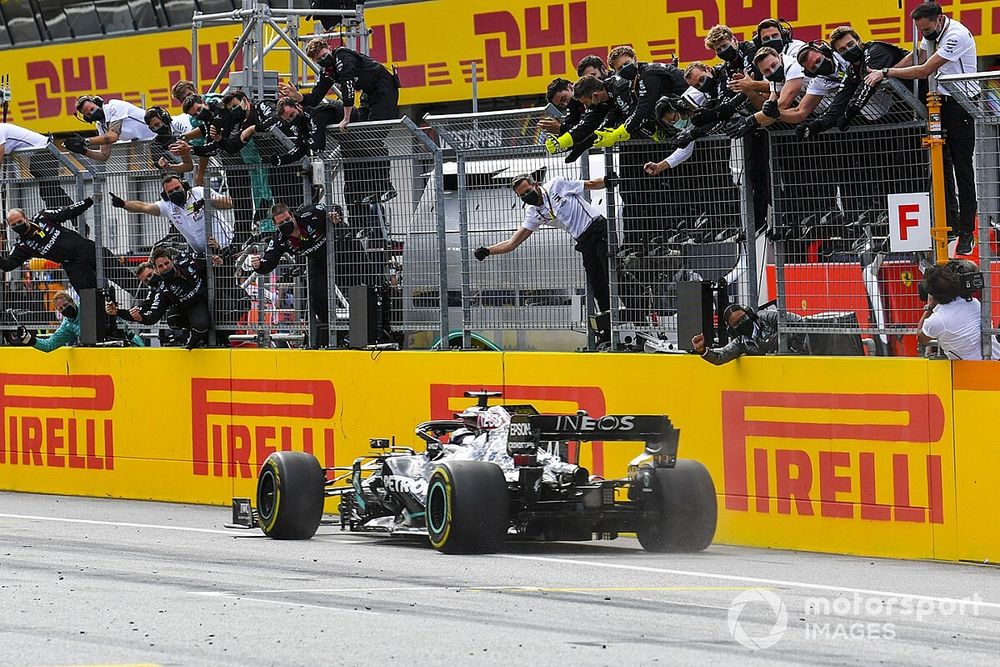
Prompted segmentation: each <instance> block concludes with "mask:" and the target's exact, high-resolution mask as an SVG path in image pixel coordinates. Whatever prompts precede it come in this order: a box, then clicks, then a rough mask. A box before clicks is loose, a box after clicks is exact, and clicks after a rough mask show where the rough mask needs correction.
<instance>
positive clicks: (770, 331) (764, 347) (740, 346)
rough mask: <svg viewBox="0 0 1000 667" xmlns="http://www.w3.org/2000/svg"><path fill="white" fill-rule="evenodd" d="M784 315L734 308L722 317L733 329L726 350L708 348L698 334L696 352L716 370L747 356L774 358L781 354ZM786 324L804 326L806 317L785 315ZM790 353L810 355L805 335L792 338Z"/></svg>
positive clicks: (796, 335)
mask: <svg viewBox="0 0 1000 667" xmlns="http://www.w3.org/2000/svg"><path fill="white" fill-rule="evenodd" d="M780 315H781V313H779V312H778V311H777V310H773V309H768V310H762V311H760V312H759V313H757V312H754V309H753V308H748V307H746V306H741V305H739V304H737V303H734V304H730V305H729V306H728V307H727V308H726V309H725V311H723V313H722V319H724V320H725V321H726V325H727V326H728V327H729V332H730V335H731V336H732V340H730V341H729V342H728V343H727V344H726V345H724V346H723V347H706V346H705V336H704V334H698V335H697V336H695V337H694V338H692V339H691V345H692V347H693V348H694V351H695V352H697V353H698V354H700V355H701V358H702V359H704V360H705V361H707V362H709V363H710V364H714V365H715V366H721V365H722V364H726V363H729V362H730V361H733V360H734V359H738V358H740V357H742V356H743V355H744V354H749V355H751V356H759V355H764V354H773V353H774V352H777V351H778V319H779V317H780ZM785 321H786V322H801V321H803V318H802V316H800V315H796V314H795V313H785ZM789 349H790V350H791V351H792V352H793V353H795V354H809V351H808V344H807V342H806V336H805V334H795V335H792V336H790V341H789Z"/></svg>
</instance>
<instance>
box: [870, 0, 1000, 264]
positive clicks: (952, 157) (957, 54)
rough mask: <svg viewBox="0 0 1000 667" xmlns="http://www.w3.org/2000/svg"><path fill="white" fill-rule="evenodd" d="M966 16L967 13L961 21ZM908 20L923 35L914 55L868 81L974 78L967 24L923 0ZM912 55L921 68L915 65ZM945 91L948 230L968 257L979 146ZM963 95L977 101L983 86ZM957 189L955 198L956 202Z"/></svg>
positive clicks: (969, 122)
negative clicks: (976, 151)
mask: <svg viewBox="0 0 1000 667" xmlns="http://www.w3.org/2000/svg"><path fill="white" fill-rule="evenodd" d="M964 16H965V14H963V17H964ZM910 18H912V19H913V22H914V24H915V25H916V27H917V30H919V31H920V33H921V34H922V35H923V40H921V42H920V45H919V46H918V47H917V49H916V50H915V52H914V53H910V54H909V55H907V56H906V57H904V58H902V59H900V61H899V62H898V63H897V64H896V66H895V67H883V68H882V69H881V70H874V69H873V68H870V69H869V73H868V75H867V77H866V78H865V83H866V84H868V85H869V86H875V85H878V83H879V82H881V81H882V80H883V79H887V78H889V79H904V80H913V79H932V78H935V77H936V76H937V75H939V74H972V73H975V72H976V71H977V67H978V64H977V52H976V40H975V39H974V38H973V36H972V33H971V32H970V31H969V29H968V28H966V27H965V26H964V25H962V24H961V23H959V22H958V21H956V20H955V19H952V18H950V17H948V16H945V15H944V12H943V10H942V9H941V5H939V4H938V3H936V2H925V3H923V4H920V5H917V7H916V8H914V10H913V11H912V12H910ZM914 56H915V57H916V59H917V61H918V62H919V63H920V64H919V65H913V64H911V63H912V62H913V58H914ZM938 92H939V93H941V96H942V99H941V127H942V129H943V130H944V134H945V144H944V158H945V165H944V175H945V194H946V196H947V201H948V205H947V218H948V226H949V227H951V231H952V233H957V234H958V242H957V244H956V246H955V254H956V255H968V254H969V253H971V252H972V249H973V247H974V246H975V236H974V232H975V226H976V212H977V210H978V205H979V204H978V201H977V199H976V172H975V166H974V162H973V155H974V153H975V148H976V124H975V121H974V120H973V118H972V116H970V115H969V112H967V111H966V110H965V109H963V108H962V105H961V104H959V102H958V101H957V100H956V99H955V98H954V97H952V95H951V94H950V93H949V92H948V90H946V89H942V88H938ZM964 92H965V94H966V95H967V96H969V97H972V98H978V96H979V93H980V89H979V84H977V83H975V82H969V83H968V84H966V86H965V90H964ZM956 189H957V194H958V196H957V198H956V196H955V195H956Z"/></svg>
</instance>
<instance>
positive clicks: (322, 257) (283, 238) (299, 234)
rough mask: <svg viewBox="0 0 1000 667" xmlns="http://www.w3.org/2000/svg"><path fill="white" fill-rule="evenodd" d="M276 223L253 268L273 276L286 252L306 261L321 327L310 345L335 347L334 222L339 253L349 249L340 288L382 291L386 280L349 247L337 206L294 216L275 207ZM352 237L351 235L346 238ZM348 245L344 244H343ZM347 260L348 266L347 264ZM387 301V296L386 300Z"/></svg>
mask: <svg viewBox="0 0 1000 667" xmlns="http://www.w3.org/2000/svg"><path fill="white" fill-rule="evenodd" d="M271 218H272V219H273V220H274V224H275V226H276V227H277V231H275V232H274V233H273V234H272V235H271V236H270V238H269V239H268V241H267V244H266V245H265V246H264V252H263V253H262V254H260V255H251V256H250V257H249V258H248V261H249V264H250V268H251V269H253V271H254V272H255V273H258V274H261V275H264V274H268V273H271V272H272V271H274V270H275V269H276V268H278V264H279V263H280V262H281V258H282V256H283V255H285V254H286V253H287V254H289V255H293V256H295V257H305V258H306V267H307V268H306V271H307V275H308V281H309V282H308V292H309V313H310V317H311V318H312V319H313V320H314V321H315V322H318V324H319V326H317V327H316V334H317V335H316V339H315V340H314V341H310V346H311V347H318V348H323V347H326V346H327V344H328V342H329V323H330V317H329V309H328V306H329V303H328V295H329V292H328V291H327V273H328V268H327V250H326V243H327V235H326V232H327V223H328V222H329V223H330V224H331V225H332V226H333V228H334V230H335V232H336V233H337V236H336V237H335V238H334V243H335V246H334V249H335V251H337V250H340V249H345V250H349V255H348V256H347V257H339V256H338V259H337V262H336V264H335V278H336V284H337V288H338V289H340V290H341V291H342V292H344V294H345V296H346V294H347V288H348V287H352V286H355V285H368V286H370V287H374V288H376V289H377V290H384V284H383V283H384V280H383V279H382V277H381V275H380V274H379V272H378V270H377V269H375V268H374V267H371V266H368V265H366V260H367V258H366V257H363V256H362V255H363V254H364V253H358V252H357V249H356V247H355V246H348V245H346V244H347V242H348V241H349V238H348V237H350V236H352V235H353V234H352V233H351V232H350V231H349V228H348V227H347V225H346V223H345V220H344V213H343V209H342V208H341V207H340V206H338V205H336V204H334V205H333V206H331V207H329V208H328V207H327V206H325V205H323V204H306V205H304V206H300V207H299V208H297V209H295V210H294V211H292V210H291V209H290V208H289V207H288V206H286V205H285V204H275V205H274V206H273V207H272V208H271ZM345 232H346V234H345ZM342 241H343V242H344V243H343V244H342V243H341V242H342ZM342 260H343V261H342ZM385 297H386V295H385V293H384V291H383V292H382V298H383V299H384V298H385ZM382 316H383V320H382V326H383V328H384V329H385V330H386V332H387V331H388V329H389V323H388V319H389V310H388V308H385V309H383V311H382Z"/></svg>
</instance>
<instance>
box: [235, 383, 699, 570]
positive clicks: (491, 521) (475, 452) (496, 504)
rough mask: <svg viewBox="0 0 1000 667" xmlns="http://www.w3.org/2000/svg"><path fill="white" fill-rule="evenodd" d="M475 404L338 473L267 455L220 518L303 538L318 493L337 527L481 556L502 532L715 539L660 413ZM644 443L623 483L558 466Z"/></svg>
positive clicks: (662, 546) (661, 541)
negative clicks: (335, 510) (418, 445)
mask: <svg viewBox="0 0 1000 667" xmlns="http://www.w3.org/2000/svg"><path fill="white" fill-rule="evenodd" d="M499 395H500V394H499V392H485V391H483V392H468V393H466V396H468V397H473V398H476V399H478V401H477V405H476V406H473V407H470V408H468V409H466V410H465V411H464V412H462V413H459V414H456V415H455V416H456V419H453V420H450V419H449V420H434V421H427V422H423V423H421V424H420V425H419V426H417V429H416V434H417V436H419V437H420V438H421V439H422V440H423V441H424V443H425V450H424V452H423V453H417V452H416V451H414V450H413V449H412V448H410V447H401V446H397V445H396V444H395V439H394V438H393V439H392V440H389V439H384V438H375V439H372V440H371V441H370V445H371V447H372V449H373V450H376V452H377V453H374V454H372V455H370V456H362V457H359V458H358V459H357V460H355V461H354V464H353V465H351V466H350V467H347V468H322V467H321V466H320V464H319V461H317V460H316V458H315V457H313V456H312V455H311V454H306V453H303V452H285V451H283V452H276V453H273V454H271V455H270V456H269V457H268V458H267V460H266V461H265V462H264V464H263V466H261V470H260V475H259V476H258V480H257V498H256V501H257V506H256V508H254V507H253V506H252V504H251V501H250V499H248V498H234V499H233V524H235V526H233V527H236V526H239V527H244V528H252V527H254V526H259V527H260V528H261V529H263V531H264V533H265V534H267V535H268V536H270V537H273V538H276V539H309V538H311V537H312V536H313V535H314V534H315V533H316V530H317V528H318V527H319V525H320V523H321V521H322V517H323V503H324V500H325V498H326V497H330V496H337V497H339V498H340V517H339V522H337V523H339V526H340V528H341V530H351V531H380V532H384V533H393V534H417V535H427V536H428V537H429V538H430V542H431V545H433V546H434V548H435V549H437V550H439V551H443V552H445V553H489V552H494V551H497V550H499V549H501V548H502V547H503V544H504V541H505V540H506V539H508V537H511V538H514V537H522V538H531V539H540V540H590V539H614V538H616V537H618V534H619V533H623V532H634V533H635V534H636V536H637V537H638V539H639V543H640V544H641V545H642V546H643V547H644V548H645V549H646V550H648V551H682V552H683V551H701V550H702V549H705V548H706V547H708V545H710V544H711V543H712V538H713V536H714V535H715V526H716V519H717V505H716V497H715V486H714V484H713V483H712V478H711V476H710V475H709V473H708V470H707V469H706V468H705V466H703V465H702V464H701V463H699V462H697V461H693V460H684V459H681V460H678V459H677V446H678V440H679V436H680V431H679V430H678V429H676V428H674V426H673V425H672V424H671V422H670V419H669V418H667V417H666V416H663V415H604V416H603V417H591V416H589V415H587V414H586V413H585V412H582V411H581V412H578V413H576V414H564V415H541V414H539V413H538V411H537V410H535V409H534V408H533V407H532V406H530V405H504V406H499V405H495V406H489V405H488V401H489V399H490V398H493V397H496V396H499ZM591 441H603V442H614V441H618V442H644V443H645V451H644V453H643V454H641V455H640V456H638V457H636V458H635V459H634V460H633V461H632V462H631V463H630V464H629V467H628V475H627V477H625V478H624V479H603V478H601V477H597V476H594V475H591V474H590V473H589V472H588V471H587V470H586V469H585V468H582V467H580V466H579V465H577V464H576V463H571V462H569V461H570V460H573V459H575V458H576V456H575V453H576V452H578V451H579V449H578V445H579V443H580V442H591Z"/></svg>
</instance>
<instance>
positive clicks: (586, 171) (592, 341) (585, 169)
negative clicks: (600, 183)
mask: <svg viewBox="0 0 1000 667" xmlns="http://www.w3.org/2000/svg"><path fill="white" fill-rule="evenodd" d="M472 66H473V67H475V66H476V64H475V63H472ZM473 73H475V70H473ZM580 180H581V181H589V180H590V152H589V151H587V152H585V153H584V154H583V156H582V157H581V159H580ZM605 196H608V192H607V190H606V189H605ZM583 198H584V199H585V200H587V201H588V202H589V201H590V200H591V199H592V197H591V194H590V191H589V190H584V191H583ZM610 231H611V230H608V232H609V233H608V243H609V247H610V243H611V234H610ZM608 261H609V262H610V261H611V260H610V255H609V259H608ZM608 275H609V276H610V275H611V267H610V266H609V267H608ZM584 287H585V289H584V297H583V317H584V324H585V325H586V327H587V349H588V350H594V349H597V336H596V335H595V333H594V331H593V329H591V327H590V315H591V308H590V307H591V304H594V312H595V313H597V312H599V311H600V309H601V306H600V304H599V303H597V299H595V298H594V292H593V290H591V289H590V282H589V281H585V282H584Z"/></svg>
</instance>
